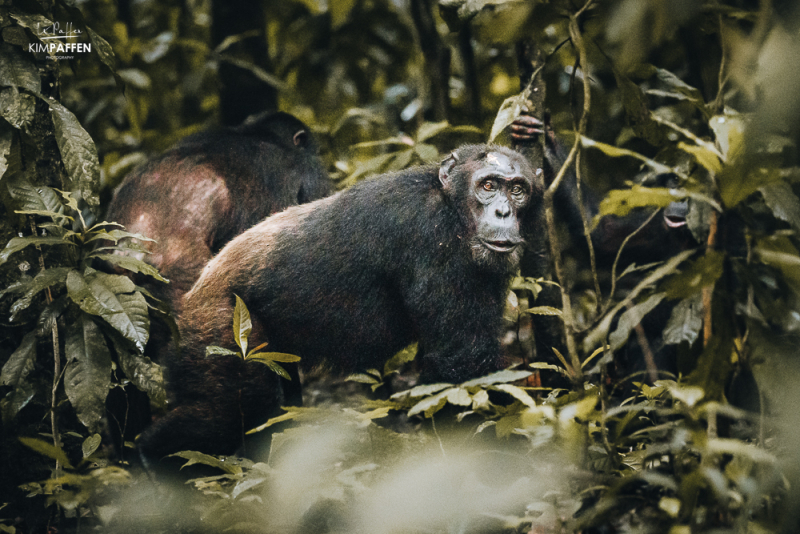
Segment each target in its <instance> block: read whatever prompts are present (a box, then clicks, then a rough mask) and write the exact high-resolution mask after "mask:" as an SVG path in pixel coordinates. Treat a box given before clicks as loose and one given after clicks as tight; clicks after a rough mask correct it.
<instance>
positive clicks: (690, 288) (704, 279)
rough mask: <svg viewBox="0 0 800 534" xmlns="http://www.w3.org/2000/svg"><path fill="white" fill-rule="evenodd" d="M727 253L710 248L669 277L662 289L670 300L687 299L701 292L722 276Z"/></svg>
mask: <svg viewBox="0 0 800 534" xmlns="http://www.w3.org/2000/svg"><path fill="white" fill-rule="evenodd" d="M724 260H725V253H724V252H721V251H719V250H708V251H706V253H705V255H703V256H702V257H700V258H698V259H697V260H695V261H694V262H692V264H691V265H690V266H689V267H688V268H686V269H684V270H683V272H681V273H678V274H676V275H675V276H673V277H671V278H669V279H667V280H665V281H664V283H663V284H662V286H661V290H662V291H664V292H665V293H666V294H667V298H668V299H670V300H676V299H686V298H689V297H691V296H693V295H695V294H697V293H699V292H700V290H702V289H703V288H704V287H707V286H710V285H713V284H714V283H716V281H717V280H718V279H719V277H720V276H722V271H723V261H724Z"/></svg>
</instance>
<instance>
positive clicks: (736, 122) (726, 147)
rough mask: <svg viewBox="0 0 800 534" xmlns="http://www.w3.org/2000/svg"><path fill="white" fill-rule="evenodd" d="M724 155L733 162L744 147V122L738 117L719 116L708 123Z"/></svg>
mask: <svg viewBox="0 0 800 534" xmlns="http://www.w3.org/2000/svg"><path fill="white" fill-rule="evenodd" d="M708 125H709V126H710V127H711V129H712V130H714V134H715V136H716V138H717V144H718V145H719V148H720V151H721V152H722V155H723V156H725V160H726V161H728V162H732V161H733V160H734V159H736V157H737V156H738V155H739V154H740V153H741V152H742V149H743V147H744V130H745V126H744V121H743V120H742V118H741V117H739V116H738V115H717V116H715V117H712V118H711V120H709V121H708Z"/></svg>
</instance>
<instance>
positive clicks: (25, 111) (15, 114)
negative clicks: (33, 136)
mask: <svg viewBox="0 0 800 534" xmlns="http://www.w3.org/2000/svg"><path fill="white" fill-rule="evenodd" d="M35 107H36V99H35V98H34V97H32V96H31V95H29V94H25V93H20V92H19V91H17V90H16V89H3V90H2V91H0V117H3V118H4V119H5V120H6V121H7V122H8V124H10V125H11V126H13V127H14V128H16V129H18V130H19V129H21V128H23V127H25V126H26V125H28V124H30V122H31V121H32V120H33V117H34V115H35V114H36V109H35Z"/></svg>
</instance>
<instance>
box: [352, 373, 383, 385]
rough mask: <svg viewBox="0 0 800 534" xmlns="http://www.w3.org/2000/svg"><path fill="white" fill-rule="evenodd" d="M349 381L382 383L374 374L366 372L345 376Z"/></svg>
mask: <svg viewBox="0 0 800 534" xmlns="http://www.w3.org/2000/svg"><path fill="white" fill-rule="evenodd" d="M345 380H346V381H347V382H359V383H361V384H380V383H381V381H380V380H378V379H377V378H375V377H374V376H370V375H365V374H364V373H353V374H351V375H349V376H348V377H347V378H345Z"/></svg>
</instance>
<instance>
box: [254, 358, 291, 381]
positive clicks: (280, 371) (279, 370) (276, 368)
mask: <svg viewBox="0 0 800 534" xmlns="http://www.w3.org/2000/svg"><path fill="white" fill-rule="evenodd" d="M254 360H255V361H257V362H259V363H263V364H264V365H266V366H267V367H269V368H270V369H272V371H273V372H274V373H277V374H278V375H279V376H280V377H281V378H284V379H286V380H289V381H291V380H292V377H291V376H289V373H287V372H286V369H284V368H283V367H281V366H280V365H278V364H277V363H275V362H274V361H272V360H262V359H260V358H254Z"/></svg>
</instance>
